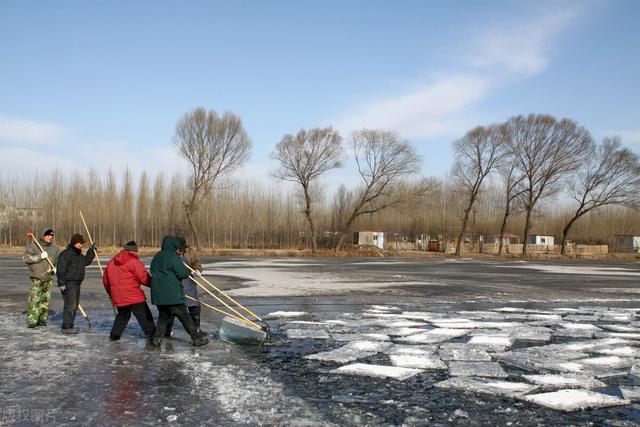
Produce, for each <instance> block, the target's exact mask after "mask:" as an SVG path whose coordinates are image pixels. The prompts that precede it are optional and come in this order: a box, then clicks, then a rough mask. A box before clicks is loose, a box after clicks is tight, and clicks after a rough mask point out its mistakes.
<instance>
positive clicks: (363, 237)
mask: <svg viewBox="0 0 640 427" xmlns="http://www.w3.org/2000/svg"><path fill="white" fill-rule="evenodd" d="M353 237H354V239H353V240H354V243H356V244H358V245H361V246H377V247H378V248H380V249H384V231H382V230H364V231H358V232H356V233H354V236H353Z"/></svg>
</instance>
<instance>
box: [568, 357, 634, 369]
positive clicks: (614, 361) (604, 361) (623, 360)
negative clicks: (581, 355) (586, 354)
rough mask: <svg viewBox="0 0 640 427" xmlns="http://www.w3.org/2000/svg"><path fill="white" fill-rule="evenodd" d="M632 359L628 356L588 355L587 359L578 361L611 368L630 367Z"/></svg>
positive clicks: (588, 364)
mask: <svg viewBox="0 0 640 427" xmlns="http://www.w3.org/2000/svg"><path fill="white" fill-rule="evenodd" d="M634 361H635V360H634V359H632V358H630V357H618V356H604V357H590V358H588V359H579V360H577V362H578V363H581V364H583V365H587V366H597V367H607V368H613V369H620V368H630V367H632V366H633V363H634Z"/></svg>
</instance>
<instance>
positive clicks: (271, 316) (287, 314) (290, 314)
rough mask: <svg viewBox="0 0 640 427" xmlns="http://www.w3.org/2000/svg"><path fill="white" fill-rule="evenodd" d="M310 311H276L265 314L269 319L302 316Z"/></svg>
mask: <svg viewBox="0 0 640 427" xmlns="http://www.w3.org/2000/svg"><path fill="white" fill-rule="evenodd" d="M307 314H308V313H307V312H306V311H274V312H272V313H269V314H267V315H266V316H265V318H267V319H288V318H291V317H302V316H306V315H307Z"/></svg>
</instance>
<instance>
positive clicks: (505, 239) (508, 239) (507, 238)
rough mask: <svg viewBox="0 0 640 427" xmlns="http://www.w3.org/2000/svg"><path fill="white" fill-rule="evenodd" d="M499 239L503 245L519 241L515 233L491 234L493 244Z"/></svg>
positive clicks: (498, 241) (497, 242)
mask: <svg viewBox="0 0 640 427" xmlns="http://www.w3.org/2000/svg"><path fill="white" fill-rule="evenodd" d="M500 240H502V244H503V245H511V244H514V243H515V244H518V243H520V236H516V235H515V234H510V233H504V234H496V235H495V236H493V242H492V243H493V244H494V245H499V244H500Z"/></svg>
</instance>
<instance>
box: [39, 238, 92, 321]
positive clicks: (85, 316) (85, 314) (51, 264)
mask: <svg viewBox="0 0 640 427" xmlns="http://www.w3.org/2000/svg"><path fill="white" fill-rule="evenodd" d="M27 236H29V237H31V239H32V240H33V243H35V244H36V246H37V247H38V249H40V253H42V252H44V249H42V246H40V242H38V240H37V239H36V236H34V235H33V233H27ZM47 261H48V262H49V265H50V266H51V269H52V270H53V271H55V270H56V267H55V266H54V265H53V262H51V260H50V259H49V257H47ZM78 310H80V314H82V317H84V320H86V321H87V323H89V326H91V321H90V320H89V316H88V315H87V312H86V311H84V309H83V308H82V306H81V305H80V304H78Z"/></svg>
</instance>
